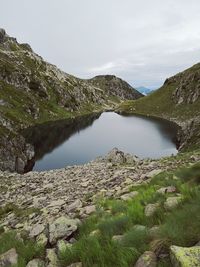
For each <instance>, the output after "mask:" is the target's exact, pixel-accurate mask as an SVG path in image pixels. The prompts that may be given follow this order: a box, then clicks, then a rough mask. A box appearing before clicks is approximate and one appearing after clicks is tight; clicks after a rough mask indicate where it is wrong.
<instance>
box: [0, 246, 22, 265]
mask: <svg viewBox="0 0 200 267" xmlns="http://www.w3.org/2000/svg"><path fill="white" fill-rule="evenodd" d="M17 261H18V255H17V252H16V250H15V249H14V248H12V249H10V250H8V251H7V252H5V253H3V254H1V255H0V266H1V267H9V266H13V265H16V264H17Z"/></svg>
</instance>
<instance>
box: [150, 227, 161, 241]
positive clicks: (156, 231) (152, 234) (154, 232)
mask: <svg viewBox="0 0 200 267" xmlns="http://www.w3.org/2000/svg"><path fill="white" fill-rule="evenodd" d="M159 234H160V227H159V226H157V225H155V226H153V227H151V228H150V229H149V236H150V237H151V238H157V237H159Z"/></svg>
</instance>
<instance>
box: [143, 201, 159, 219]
mask: <svg viewBox="0 0 200 267" xmlns="http://www.w3.org/2000/svg"><path fill="white" fill-rule="evenodd" d="M158 207H159V204H158V203H155V204H148V205H147V206H146V207H145V210H144V213H145V216H147V217H150V216H152V215H153V214H154V213H155V212H156V210H157V208H158Z"/></svg>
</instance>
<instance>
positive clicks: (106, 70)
mask: <svg viewBox="0 0 200 267" xmlns="http://www.w3.org/2000/svg"><path fill="white" fill-rule="evenodd" d="M0 3H1V16H0V27H2V28H5V30H6V31H7V33H8V34H9V35H11V36H14V37H16V38H17V40H18V41H19V42H26V43H29V44H30V45H31V46H32V48H33V49H34V51H35V52H37V53H38V54H39V55H41V56H42V57H43V58H44V59H45V60H47V61H49V62H51V63H53V64H56V65H57V66H58V67H59V68H61V69H62V70H64V71H66V72H67V73H70V74H73V75H76V76H78V77H81V78H89V77H92V76H94V75H98V74H115V75H117V76H119V77H121V78H123V79H125V80H126V81H128V82H129V83H130V84H131V85H133V86H135V87H138V86H141V85H144V86H147V87H159V86H160V85H161V84H162V83H163V82H164V80H165V79H166V78H167V77H170V76H171V75H173V74H176V73H177V72H179V71H182V70H184V69H185V68H187V67H190V66H191V65H193V64H195V63H197V62H199V61H200V0H166V1H161V0H151V1H150V0H57V1H56V0H0Z"/></svg>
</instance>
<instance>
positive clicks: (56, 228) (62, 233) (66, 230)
mask: <svg viewBox="0 0 200 267" xmlns="http://www.w3.org/2000/svg"><path fill="white" fill-rule="evenodd" d="M79 224H80V221H79V220H78V219H74V220H73V219H70V218H68V217H64V216H63V217H59V218H58V219H56V220H55V221H54V222H53V223H51V224H49V242H50V243H51V244H56V242H57V240H58V239H61V238H64V239H65V238H67V237H69V236H70V235H71V234H73V233H74V232H75V231H76V230H77V228H78V225H79Z"/></svg>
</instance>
